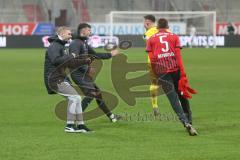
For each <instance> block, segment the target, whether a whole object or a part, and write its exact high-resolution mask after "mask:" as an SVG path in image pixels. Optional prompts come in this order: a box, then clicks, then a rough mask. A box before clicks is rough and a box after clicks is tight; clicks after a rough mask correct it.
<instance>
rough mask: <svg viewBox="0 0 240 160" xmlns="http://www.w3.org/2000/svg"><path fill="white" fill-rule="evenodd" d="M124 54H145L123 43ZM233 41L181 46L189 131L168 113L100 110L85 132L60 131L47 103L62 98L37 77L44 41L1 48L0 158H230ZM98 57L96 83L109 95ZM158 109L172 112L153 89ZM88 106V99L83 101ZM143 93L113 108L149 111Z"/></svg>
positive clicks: (235, 122)
mask: <svg viewBox="0 0 240 160" xmlns="http://www.w3.org/2000/svg"><path fill="white" fill-rule="evenodd" d="M127 52H129V54H127V56H128V62H129V63H131V62H145V61H146V54H145V53H144V49H131V50H128V51H127ZM239 53H240V49H235V48H232V49H224V48H221V49H184V50H183V59H184V63H185V68H186V70H187V73H188V77H189V80H190V84H191V86H192V87H193V88H195V89H197V90H198V94H197V95H194V97H193V99H192V100H191V106H192V111H193V119H194V126H195V127H196V128H197V129H198V131H199V136H197V137H190V136H188V134H187V133H186V132H185V130H184V128H183V127H182V125H181V124H180V123H179V122H176V121H167V120H163V121H150V122H149V121H148V122H134V121H129V122H128V121H119V122H118V123H115V124H112V123H110V122H109V121H108V119H107V118H106V117H105V116H102V117H101V118H97V119H94V120H90V121H88V122H86V123H87V125H88V126H89V128H91V129H93V130H94V131H95V132H94V133H91V134H66V133H64V131H63V127H64V125H65V122H63V121H61V120H59V119H58V118H57V117H56V116H55V112H54V106H55V105H56V104H57V103H58V102H59V101H61V100H63V98H62V97H61V96H59V95H51V96H50V95H48V94H47V93H46V90H45V87H44V84H43V61H44V49H1V50H0V68H1V79H0V84H1V89H0V90H1V92H0V97H1V99H0V100H1V101H0V103H1V104H0V146H1V147H0V148H1V149H0V159H1V160H20V159H23V160H66V159H68V160H74V159H79V160H80V159H85V160H92V159H93V160H101V159H102V160H126V159H131V160H141V159H142V160H145V159H149V160H159V159H161V160H183V159H184V160H235V159H239V157H240V152H239V150H240V116H239V115H240V107H239V99H238V98H239V97H240V92H239V88H240V83H239V82H240V75H239V73H238V72H239V70H240V63H239V59H240V54H239ZM110 65H111V61H104V67H103V69H102V71H101V72H100V75H98V78H97V83H98V85H99V86H100V87H101V88H102V89H103V90H105V91H108V92H111V93H113V94H114V95H115V96H117V93H116V91H115V90H114V89H113V86H112V84H111V78H110V68H111V66H110ZM158 102H159V105H160V110H161V112H162V113H169V112H171V113H172V109H171V107H170V105H169V103H168V101H167V99H166V97H165V96H159V98H158ZM94 107H96V104H95V103H93V104H92V105H91V106H90V107H89V109H93V108H94ZM151 111H152V109H151V105H150V100H149V98H138V99H137V104H136V105H135V106H134V107H130V106H128V104H126V103H125V102H124V101H122V100H121V99H120V98H119V105H118V107H117V108H116V109H115V110H114V112H115V113H120V114H121V113H125V112H127V113H129V114H130V113H137V112H141V113H145V112H146V113H150V112H151Z"/></svg>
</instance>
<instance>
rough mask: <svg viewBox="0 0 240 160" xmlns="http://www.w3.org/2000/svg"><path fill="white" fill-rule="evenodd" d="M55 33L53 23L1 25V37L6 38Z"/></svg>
mask: <svg viewBox="0 0 240 160" xmlns="http://www.w3.org/2000/svg"><path fill="white" fill-rule="evenodd" d="M53 32H54V26H53V25H52V24H51V23H32V22H29V23H0V35H5V36H11V35H14V36H28V35H51V34H53Z"/></svg>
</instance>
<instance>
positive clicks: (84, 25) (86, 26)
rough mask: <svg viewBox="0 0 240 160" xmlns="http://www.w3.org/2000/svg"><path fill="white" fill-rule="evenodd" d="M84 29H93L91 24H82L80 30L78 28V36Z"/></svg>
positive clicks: (79, 26)
mask: <svg viewBox="0 0 240 160" xmlns="http://www.w3.org/2000/svg"><path fill="white" fill-rule="evenodd" d="M83 28H91V25H90V24H87V23H80V24H79V25H78V28H77V34H78V35H79V34H80V32H81V30H82V29H83Z"/></svg>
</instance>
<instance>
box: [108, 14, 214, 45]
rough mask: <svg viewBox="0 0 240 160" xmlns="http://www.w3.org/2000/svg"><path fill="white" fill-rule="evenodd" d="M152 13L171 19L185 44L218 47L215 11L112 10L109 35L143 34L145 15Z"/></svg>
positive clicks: (170, 22)
mask: <svg viewBox="0 0 240 160" xmlns="http://www.w3.org/2000/svg"><path fill="white" fill-rule="evenodd" d="M148 14H152V15H154V16H155V17H156V21H157V20H158V19H159V18H166V19H167V20H168V21H169V28H170V30H171V32H173V33H176V34H178V35H179V36H180V40H181V42H182V45H183V46H196V47H203V46H205V47H214V48H215V47H216V43H215V42H216V12H215V11H176V12H174V11H173V12H169V11H167V12H152V11H111V12H110V14H109V15H108V18H107V19H108V20H109V28H110V29H109V33H108V34H109V35H110V36H117V35H141V34H143V33H144V31H145V29H144V26H143V20H144V18H143V17H144V16H145V15H148Z"/></svg>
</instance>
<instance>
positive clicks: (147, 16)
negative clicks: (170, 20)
mask: <svg viewBox="0 0 240 160" xmlns="http://www.w3.org/2000/svg"><path fill="white" fill-rule="evenodd" d="M144 19H147V20H150V21H152V22H154V23H155V21H156V18H155V16H154V15H152V14H148V15H146V16H144Z"/></svg>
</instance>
